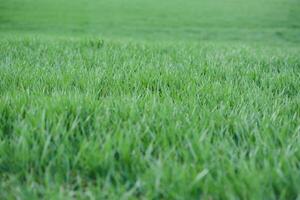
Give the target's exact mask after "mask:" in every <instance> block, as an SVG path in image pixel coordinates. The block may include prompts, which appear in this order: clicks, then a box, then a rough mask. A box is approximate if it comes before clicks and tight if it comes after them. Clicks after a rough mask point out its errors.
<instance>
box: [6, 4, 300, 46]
mask: <svg viewBox="0 0 300 200" xmlns="http://www.w3.org/2000/svg"><path fill="white" fill-rule="evenodd" d="M0 2H1V3H0V32H1V34H2V35H3V33H4V34H7V33H9V34H22V35H23V34H38V35H41V34H55V35H72V36H76V35H93V36H101V37H106V38H129V39H132V38H134V39H143V40H145V39H146V40H178V39H180V40H213V41H219V40H220V41H234V40H237V41H264V42H266V41H270V42H275V41H276V42H290V43H298V42H300V14H299V13H300V3H299V1H298V0H252V1H247V0H64V1H63V0H1V1H0Z"/></svg>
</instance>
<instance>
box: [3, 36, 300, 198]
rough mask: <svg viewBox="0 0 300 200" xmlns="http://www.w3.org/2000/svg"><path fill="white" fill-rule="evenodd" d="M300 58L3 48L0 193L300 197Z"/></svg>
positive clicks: (208, 49)
mask: <svg viewBox="0 0 300 200" xmlns="http://www.w3.org/2000/svg"><path fill="white" fill-rule="evenodd" d="M299 53H300V52H299V48H297V47H288V46H286V47H285V48H284V49H282V48H280V47H276V46H272V47H265V46H263V45H250V44H240V43H235V44H222V43H219V44H217V43H201V44H195V43H190V44H188V43H183V44H179V43H168V44H167V43H165V44H163V43H141V42H139V43H134V42H114V41H109V40H108V41H106V40H100V39H97V38H91V39H78V38H77V39H55V40H52V39H41V38H40V39H38V38H32V37H31V38H21V39H20V38H19V39H18V38H11V39H4V40H1V42H0V55H1V57H0V76H1V80H0V91H1V97H0V140H1V142H0V174H1V175H0V178H1V187H0V188H1V191H0V195H1V197H2V198H15V197H21V198H28V199H29V198H40V197H44V198H65V197H69V198H93V197H95V198H96V197H97V198H108V199H113V198H116V199H119V198H137V199H139V198H147V199H198V198H199V197H202V198H204V199H210V198H212V199H223V198H226V199H227V198H228V199H232V198H240V199H248V198H255V199H278V198H282V199H293V198H296V197H298V195H299V189H300V188H299V184H298V183H299V182H300V175H299V158H300V157H299V156H300V151H299V136H300V135H299V134H300V126H299V125H300V95H299V88H300V79H299V75H300V58H299V55H300V54H299Z"/></svg>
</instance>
